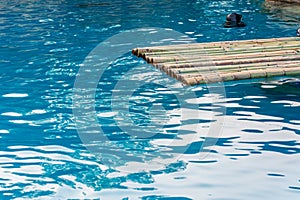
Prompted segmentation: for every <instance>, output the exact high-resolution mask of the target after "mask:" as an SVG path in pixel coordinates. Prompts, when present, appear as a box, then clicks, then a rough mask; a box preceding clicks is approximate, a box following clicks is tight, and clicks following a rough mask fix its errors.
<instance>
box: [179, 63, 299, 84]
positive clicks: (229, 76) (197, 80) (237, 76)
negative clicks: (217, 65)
mask: <svg viewBox="0 0 300 200" xmlns="http://www.w3.org/2000/svg"><path fill="white" fill-rule="evenodd" d="M296 74H300V67H294V68H288V69H285V68H281V69H268V70H263V69H259V70H253V71H251V73H250V72H235V73H220V74H218V75H215V76H208V77H205V76H203V75H198V76H195V77H184V78H183V77H181V79H182V80H181V81H182V82H183V83H184V84H186V85H197V84H203V83H213V82H221V81H233V80H242V79H250V78H264V77H272V76H278V75H280V76H281V75H287V76H290V75H296Z"/></svg>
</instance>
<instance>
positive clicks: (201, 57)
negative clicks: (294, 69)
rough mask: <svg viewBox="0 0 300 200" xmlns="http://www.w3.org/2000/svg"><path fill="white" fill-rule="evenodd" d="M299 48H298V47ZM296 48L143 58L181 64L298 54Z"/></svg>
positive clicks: (150, 61)
mask: <svg viewBox="0 0 300 200" xmlns="http://www.w3.org/2000/svg"><path fill="white" fill-rule="evenodd" d="M299 50H300V48H299ZM299 53H300V51H298V49H287V50H276V51H269V52H266V51H263V52H261V51H260V52H256V51H254V52H253V51H248V52H244V53H236V54H234V53H232V52H231V53H230V54H210V55H205V54H182V55H173V56H170V57H146V58H145V60H146V61H147V62H148V63H166V64H179V63H180V64H182V63H190V62H201V61H205V60H229V59H241V58H258V57H271V56H280V55H286V56H287V55H296V54H299Z"/></svg>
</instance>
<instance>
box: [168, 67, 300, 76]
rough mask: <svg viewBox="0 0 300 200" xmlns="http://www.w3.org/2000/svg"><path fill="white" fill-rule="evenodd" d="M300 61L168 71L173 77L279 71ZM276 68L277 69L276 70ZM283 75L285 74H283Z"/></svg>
mask: <svg viewBox="0 0 300 200" xmlns="http://www.w3.org/2000/svg"><path fill="white" fill-rule="evenodd" d="M299 66H300V64H299V63H286V64H277V65H274V66H267V67H265V65H264V64H262V65H260V66H253V67H243V68H239V67H236V68H227V69H220V68H214V67H209V68H204V69H199V70H196V69H195V70H190V71H185V72H184V73H182V72H181V71H177V72H176V71H174V70H169V71H167V73H168V74H170V75H172V77H174V78H176V77H177V76H180V77H190V76H197V75H199V74H207V73H216V74H218V73H234V72H242V71H248V72H251V71H255V70H259V69H262V70H270V71H271V72H274V73H275V72H277V71H276V70H277V69H289V68H295V67H299ZM274 70H275V71H274ZM282 75H283V74H282Z"/></svg>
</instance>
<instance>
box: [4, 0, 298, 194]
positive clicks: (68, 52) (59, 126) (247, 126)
mask: <svg viewBox="0 0 300 200" xmlns="http://www.w3.org/2000/svg"><path fill="white" fill-rule="evenodd" d="M262 3H263V1H262V0H245V1H239V0H230V1H229V0H224V1H219V0H210V1H204V0H198V1H194V0H193V1H179V0H174V1H141V0H139V1H136V0H133V1H125V2H123V1H119V0H116V1H113V2H110V1H107V2H104V1H87V0H74V1H67V0H61V1H50V0H48V1H39V0H27V1H17V0H10V1H8V0H2V1H1V3H0V47H1V49H0V52H1V53H0V64H1V65H0V67H1V68H0V81H1V84H0V102H1V103H0V139H1V143H0V145H1V146H0V155H1V156H0V198H1V199H70V198H71V199H79V198H86V199H91V198H93V199H97V198H101V199H124V200H125V199H143V200H149V199H151V200H152V199H182V200H185V199H223V200H224V199H231V200H232V199H299V197H300V175H299V174H300V173H299V172H300V171H299V167H300V156H299V153H300V137H299V134H300V116H299V113H300V100H299V97H300V79H299V78H300V77H276V78H271V79H258V80H247V81H238V82H229V83H224V85H223V84H219V85H199V86H194V87H183V86H181V84H178V83H177V82H176V81H174V80H173V79H171V78H168V77H166V76H164V75H163V74H162V73H161V72H159V71H158V70H156V69H154V68H153V67H151V66H149V65H146V64H145V63H144V61H142V60H141V59H138V58H136V57H134V56H132V55H131V54H130V52H129V50H130V49H128V52H127V53H124V54H122V55H120V56H119V57H118V58H117V59H116V60H115V61H114V62H113V63H110V65H109V66H108V67H106V66H102V65H101V63H102V62H103V61H102V60H103V59H104V60H105V59H106V58H103V57H100V58H98V57H93V56H91V55H92V54H91V52H93V50H95V49H97V46H98V45H99V44H103V42H105V41H107V40H109V39H110V38H111V37H113V36H115V35H118V34H121V33H123V32H124V31H126V30H132V29H134V30H136V29H137V28H139V30H141V29H142V30H143V33H145V35H146V36H147V35H149V34H150V35H151V34H152V32H153V31H154V30H155V29H153V28H147V27H158V28H167V29H166V30H174V31H176V32H177V33H181V34H185V35H187V36H188V37H187V38H185V39H183V40H180V39H178V40H177V38H170V41H171V42H173V43H179V42H191V40H194V41H195V42H210V41H222V40H239V39H253V38H272V37H286V36H294V35H295V30H296V28H297V27H298V21H297V17H295V18H293V16H288V17H285V16H278V14H276V13H278V12H277V11H276V9H275V11H274V10H273V9H270V8H268V7H266V6H263V4H262ZM230 12H239V13H241V14H242V15H243V20H244V21H245V22H246V24H247V26H246V27H245V28H241V29H224V28H223V27H222V23H223V22H224V20H225V16H226V14H227V13H230ZM146 38H148V39H149V37H146ZM121 41H126V40H125V39H124V40H121ZM153 42H154V43H153V45H154V44H156V43H155V42H158V43H159V42H162V41H153ZM122 45H123V46H124V45H126V44H125V43H124V44H122V43H120V48H121V46H122ZM133 45H134V42H133ZM88 55H89V56H88ZM90 57H93V59H94V61H95V69H94V70H95V71H92V72H91V73H90V74H89V75H91V77H89V76H86V77H85V76H82V73H80V70H81V69H84V67H86V65H85V64H86V63H87V60H89V58H90ZM96 59H98V60H96ZM97 63H98V64H97ZM97 67H98V69H97ZM101 67H102V68H101ZM99 70H102V71H103V74H102V76H101V77H100V78H99V80H98V82H97V84H96V86H95V88H84V89H85V90H86V91H88V90H89V89H91V90H93V92H94V93H91V94H94V96H93V95H92V96H83V97H82V98H81V101H80V102H79V104H76V103H74V101H75V102H76V98H77V96H76V94H78V93H76V91H81V90H80V87H79V88H78V87H74V86H76V84H75V83H76V80H78V79H79V78H80V77H84V79H83V80H86V83H87V85H85V86H89V83H91V78H92V77H93V74H97V73H99ZM139 70H140V71H139ZM131 80H138V83H140V84H139V85H134V84H131V83H132V82H131ZM124 83H125V84H124ZM126 83H127V84H126ZM85 90H84V91H83V93H84V92H86V91H85ZM122 92H123V93H122ZM93 101H95V102H94V104H93V105H94V107H93V105H92V106H91V102H93ZM78 108H79V110H80V112H76V109H78ZM92 119H95V121H93V120H92ZM89 122H91V124H89ZM95 122H96V125H97V126H95V127H94V125H95ZM93 127H94V128H95V129H93ZM93 131H96V132H93ZM97 131H98V132H97ZM100 133H101V134H102V136H103V137H100V136H99V135H100ZM93 134H94V135H93Z"/></svg>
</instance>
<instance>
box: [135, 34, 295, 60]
mask: <svg viewBox="0 0 300 200" xmlns="http://www.w3.org/2000/svg"><path fill="white" fill-rule="evenodd" d="M289 41H291V42H298V41H300V38H298V37H287V38H271V39H255V40H241V41H223V42H209V43H191V44H177V45H169V46H154V47H143V48H135V49H133V50H132V53H133V54H134V55H136V56H140V55H141V54H143V53H145V52H164V51H170V50H176V51H177V50H182V49H195V48H201V49H205V48H206V47H208V48H209V47H214V48H220V47H222V46H224V45H229V46H232V45H234V44H238V45H243V44H250V45H255V44H256V45H262V44H267V43H272V42H275V43H278V42H289Z"/></svg>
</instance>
